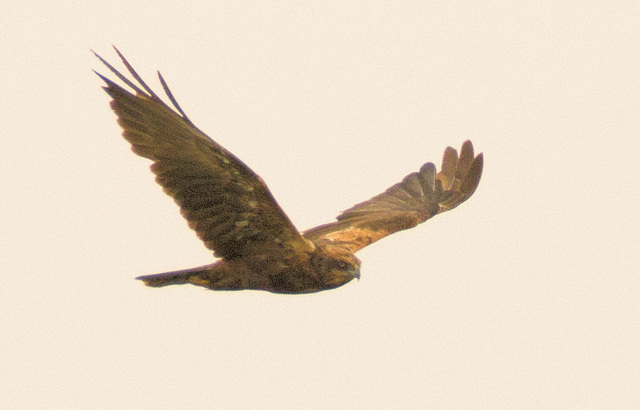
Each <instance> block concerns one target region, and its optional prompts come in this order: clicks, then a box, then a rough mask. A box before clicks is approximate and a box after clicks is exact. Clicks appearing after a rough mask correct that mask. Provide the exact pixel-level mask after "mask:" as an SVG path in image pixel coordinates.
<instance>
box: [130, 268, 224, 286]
mask: <svg viewBox="0 0 640 410" xmlns="http://www.w3.org/2000/svg"><path fill="white" fill-rule="evenodd" d="M211 266H212V265H205V266H199V267H197V268H191V269H184V270H176V271H173V272H164V273H156V274H155V275H144V276H138V277H137V278H136V279H138V280H141V281H144V284H145V285H147V286H151V287H153V288H160V287H162V286H168V285H184V284H187V283H189V284H192V285H200V286H206V285H205V282H207V283H208V281H207V280H206V277H207V276H208V275H207V272H208V271H209V270H211Z"/></svg>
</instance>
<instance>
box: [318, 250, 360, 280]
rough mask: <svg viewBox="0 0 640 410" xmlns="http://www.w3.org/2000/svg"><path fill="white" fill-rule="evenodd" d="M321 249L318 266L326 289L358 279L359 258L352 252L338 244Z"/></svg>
mask: <svg viewBox="0 0 640 410" xmlns="http://www.w3.org/2000/svg"><path fill="white" fill-rule="evenodd" d="M322 251H323V252H322V256H321V258H319V259H318V264H319V265H320V266H318V268H320V269H319V270H320V273H321V275H322V281H323V282H324V284H325V286H326V289H332V288H337V287H338V286H342V285H344V284H345V283H347V282H350V281H351V280H352V279H354V278H357V279H360V260H359V259H358V258H356V257H355V255H354V254H353V253H351V252H349V251H348V250H346V249H345V248H343V247H340V246H326V247H324V249H323V250H322Z"/></svg>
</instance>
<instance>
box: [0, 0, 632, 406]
mask: <svg viewBox="0 0 640 410" xmlns="http://www.w3.org/2000/svg"><path fill="white" fill-rule="evenodd" d="M29 3H31V4H29ZM343 3H344V2H299V1H288V2H285V1H278V2H272V1H255V2H249V1H247V2H239V1H238V2H218V1H212V2H191V1H187V2H175V3H173V2H157V1H153V2H152V1H144V2H135V1H134V2H130V1H111V2H104V3H102V4H97V3H91V2H80V1H76V2H73V1H62V2H27V3H24V2H13V3H12V2H11V1H10V2H9V4H6V2H5V3H3V5H2V6H0V15H2V16H3V19H2V20H3V22H2V25H1V26H0V46H1V47H0V49H1V50H2V54H3V57H2V58H1V59H0V75H1V76H0V78H1V81H0V104H1V107H2V114H0V116H1V118H2V120H1V121H0V133H1V136H0V137H1V139H0V151H1V152H2V159H0V175H1V176H0V192H2V193H3V197H4V200H3V201H2V202H1V203H0V227H1V233H0V253H1V257H0V309H1V310H0V329H1V331H2V337H0V363H1V365H0V366H1V367H2V372H1V373H0V379H2V380H0V407H1V408H3V409H9V408H11V409H13V408H25V409H26V408H29V409H32V408H65V409H70V408H73V409H75V408H77V409H86V408H120V409H124V408H131V409H134V408H135V409H141V408H156V409H157V408H167V409H169V408H278V409H295V408H314V409H322V408H385V409H386V408H403V409H404V408H438V409H441V408H479V409H485V408H486V409H495V408H640V389H639V388H638V387H639V386H640V385H639V381H640V348H639V347H638V346H640V273H639V272H640V258H639V256H638V253H639V252H638V249H639V244H640V237H639V234H638V232H639V230H640V229H639V228H640V223H639V217H638V204H639V203H640V183H639V182H638V180H637V178H638V175H640V165H639V162H638V160H637V153H638V151H639V150H640V143H639V142H638V137H639V133H638V130H639V129H640V127H639V125H640V121H639V118H640V117H639V115H638V109H639V108H640V97H639V95H640V80H639V79H640V76H639V73H640V47H639V46H640V40H639V39H640V25H638V21H639V19H640V7H639V6H638V3H637V2H623V1H619V2H611V3H608V2H561V5H558V4H557V2H546V3H545V2H532V3H531V4H529V5H524V4H523V2H488V3H486V2H485V3H484V4H478V3H477V2H468V3H467V4H456V5H453V3H451V2H442V3H443V5H427V4H425V3H428V2H424V1H416V2H402V3H399V2H372V1H370V2H348V3H349V4H347V5H345V4H343ZM111 44H115V45H117V46H118V47H119V48H120V50H121V51H122V52H123V53H124V54H125V55H126V56H127V57H128V58H129V60H130V62H131V63H132V64H133V65H134V67H136V68H137V70H138V72H139V73H140V74H141V75H142V76H143V77H144V78H145V79H146V80H147V82H148V83H149V84H150V85H151V86H152V87H153V88H154V89H156V90H160V86H159V83H158V82H157V79H156V77H155V70H156V69H160V70H161V71H162V73H163V74H164V76H165V78H166V79H167V81H168V82H169V84H170V86H171V87H172V90H173V92H174V94H175V96H176V97H177V99H178V101H179V102H180V103H181V105H182V107H183V108H184V109H185V111H186V112H187V113H188V114H189V116H190V117H191V119H192V120H193V121H194V122H195V123H196V124H197V125H198V126H199V127H200V128H201V129H203V130H204V131H205V132H207V133H208V134H209V135H210V136H211V137H212V138H214V139H215V140H217V141H218V142H219V143H221V144H222V145H223V146H225V147H226V148H228V149H229V150H231V151H232V152H233V153H235V154H236V155H237V156H239V157H240V158H241V159H242V160H243V161H245V162H246V163H247V164H249V165H250V166H251V167H252V168H253V169H254V170H255V171H256V172H257V173H259V174H260V175H261V176H262V177H263V178H264V179H265V180H266V181H267V183H268V184H269V186H270V187H271V190H272V192H273V193H274V195H275V196H276V198H277V199H278V200H279V202H280V204H281V205H282V207H283V208H284V209H285V210H286V211H287V212H288V214H289V215H290V217H291V218H292V220H293V221H294V223H295V224H296V225H297V226H298V227H299V228H300V229H306V228H309V227H312V226H315V225H317V224H321V223H326V222H329V221H331V220H332V219H333V218H334V217H335V215H336V214H337V213H338V212H339V211H341V210H343V209H345V208H348V207H350V206H351V205H353V204H354V203H356V202H359V201H362V200H365V199H368V198H369V197H371V196H373V195H375V194H377V193H379V192H381V191H383V190H384V189H386V188H387V187H388V186H390V185H391V184H393V183H395V182H397V181H399V180H400V179H401V178H402V177H403V176H404V175H406V174H407V173H409V172H412V171H415V170H417V169H418V168H419V167H420V165H422V164H423V163H424V162H426V161H436V162H437V163H438V166H439V161H440V158H441V155H442V152H443V150H444V148H445V147H446V146H447V145H453V146H455V147H459V146H460V144H461V143H462V142H463V141H464V140H465V139H468V138H470V139H472V140H473V142H474V144H475V146H476V148H477V149H478V151H483V152H484V153H485V172H484V176H483V180H482V181H481V183H480V187H479V189H478V190H477V192H476V194H475V196H474V197H473V198H471V199H470V200H469V201H468V202H466V203H465V204H463V205H462V206H460V207H459V208H458V209H456V210H455V211H453V212H450V213H447V214H444V215H441V216H439V217H437V218H435V219H433V220H431V221H429V222H427V223H426V224H424V225H421V226H419V227H418V228H416V229H413V230H411V231H407V232H403V233H400V234H397V235H394V236H392V237H389V238H386V239H385V240H383V241H381V242H378V243H376V244H375V245H373V246H370V247H368V248H366V249H365V250H363V251H362V252H360V253H359V254H358V256H359V257H360V259H361V260H362V261H363V265H362V279H361V280H360V281H359V282H352V283H349V284H348V285H346V286H344V287H342V288H340V289H337V290H333V291H328V292H322V293H318V294H313V295H306V296H283V295H273V294H268V293H260V292H249V291H245V292H237V293H224V292H223V293H216V292H212V291H205V290H203V289H200V288H195V287H186V286H185V287H172V288H165V289H150V288H146V287H144V286H143V285H142V284H141V283H140V282H138V281H135V280H134V279H133V278H134V277H135V276H138V275H142V274H149V273H156V272H162V271H167V270H173V269H179V268H186V267H191V266H197V265H201V264H206V263H209V262H211V254H210V253H209V252H208V251H207V250H206V249H205V248H204V246H202V244H201V243H200V242H199V241H198V240H197V238H196V237H195V235H194V234H193V233H192V232H191V231H190V230H189V229H188V227H187V225H186V223H185V222H184V220H183V219H182V218H181V217H180V215H179V213H178V209H177V207H176V206H175V205H174V204H173V202H172V201H171V199H169V198H168V197H166V196H165V195H164V194H163V193H162V191H161V189H160V188H159V187H158V186H157V185H156V184H155V183H154V182H153V176H152V174H151V173H150V172H149V170H148V162H147V161H145V160H143V159H141V158H138V157H136V156H135V155H133V154H132V153H131V152H130V150H129V148H128V145H127V144H126V143H125V141H124V140H123V139H122V138H121V137H120V136H119V134H120V130H119V128H118V126H117V125H116V122H115V116H114V114H113V113H112V112H111V111H110V109H109V107H108V97H107V96H106V94H104V93H103V92H102V90H101V89H100V86H101V82H100V81H99V79H98V78H97V77H96V76H95V75H93V73H92V72H91V69H96V70H99V71H101V72H105V71H106V70H105V69H104V68H103V67H101V65H100V63H99V62H98V61H97V60H95V59H94V58H93V56H92V54H91V53H90V52H89V49H90V48H92V49H94V50H96V51H97V52H98V53H100V54H101V55H103V56H104V57H105V58H106V59H107V60H109V61H111V62H113V63H114V64H117V66H118V67H122V66H121V65H119V62H118V61H117V58H116V56H115V53H114V52H113V51H112V50H111V48H110V46H111Z"/></svg>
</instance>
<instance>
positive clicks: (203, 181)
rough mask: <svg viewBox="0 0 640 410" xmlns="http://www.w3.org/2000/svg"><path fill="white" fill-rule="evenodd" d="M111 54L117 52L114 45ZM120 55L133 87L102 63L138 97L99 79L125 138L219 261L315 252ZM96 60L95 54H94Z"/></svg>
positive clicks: (249, 176)
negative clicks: (250, 256) (274, 253)
mask: <svg viewBox="0 0 640 410" xmlns="http://www.w3.org/2000/svg"><path fill="white" fill-rule="evenodd" d="M114 48H115V47H114ZM116 52H117V53H118V56H120V59H121V60H122V62H123V63H124V65H125V66H126V67H127V69H128V70H129V73H130V74H131V75H132V76H133V78H134V79H135V80H136V81H137V82H138V84H139V85H140V87H142V88H140V87H139V86H138V85H136V84H134V82H133V81H130V80H129V79H127V78H126V77H125V76H124V75H122V74H121V73H120V72H118V70H116V69H115V68H113V66H111V65H110V64H109V63H107V62H106V61H105V60H104V59H103V58H102V57H100V56H99V55H97V54H96V57H98V59H100V61H102V63H104V64H105V65H106V66H107V67H108V68H109V70H111V71H112V72H113V73H114V74H115V75H116V76H117V77H118V78H119V79H120V80H122V81H123V82H124V83H125V84H126V85H128V86H129V87H131V88H132V89H133V90H135V95H134V94H132V93H130V92H128V91H127V90H125V89H123V88H122V87H120V86H119V85H117V84H116V83H114V82H113V81H111V80H109V79H108V78H106V77H104V76H102V75H100V74H98V73H96V74H98V75H99V76H100V78H102V79H103V80H104V81H105V82H106V83H107V86H106V87H104V89H105V91H106V92H107V93H108V94H109V95H110V96H111V97H112V98H113V101H112V102H111V108H112V109H113V110H114V111H115V113H116V114H117V115H118V123H119V124H120V126H121V127H122V129H123V130H124V132H123V133H122V135H123V136H124V138H125V139H126V140H127V141H129V142H130V143H131V145H132V150H133V152H135V153H136V154H138V155H140V156H142V157H145V158H149V159H150V160H152V161H153V162H154V163H153V164H152V165H151V170H152V171H153V173H154V174H156V181H157V182H158V183H159V184H160V185H161V186H162V187H163V188H164V191H165V192H166V193H167V194H168V195H170V196H172V197H173V198H174V200H175V201H176V203H177V204H178V205H179V206H180V209H181V213H182V215H183V216H184V217H185V218H186V219H187V221H188V222H189V226H190V227H191V228H192V229H194V230H195V231H196V233H197V234H198V236H199V237H200V239H202V241H203V242H204V243H205V245H206V246H207V248H209V249H211V250H213V251H214V254H215V255H216V256H218V257H222V258H226V259H233V258H238V257H242V256H245V255H249V254H253V255H254V256H259V255H256V253H261V252H260V250H262V251H263V252H262V253H264V252H278V251H285V252H290V251H292V250H294V251H304V250H308V249H310V248H312V247H313V245H312V244H310V243H309V242H308V241H306V240H305V239H304V238H303V237H302V235H301V234H300V233H299V232H298V230H297V229H296V228H295V227H294V226H293V224H292V223H291V221H290V220H289V218H288V217H287V216H286V215H285V213H284V212H283V211H282V209H281V208H280V206H279V205H278V204H277V202H276V201H275V199H274V198H273V196H272V195H271V192H269V189H268V188H267V186H266V184H265V183H264V181H262V179H261V178H260V177H259V176H258V175H256V174H255V173H254V172H253V171H252V170H251V169H249V167H247V166H246V165H245V164H243V163H242V161H240V160H239V159H238V158H236V157H235V156H234V155H233V154H231V153H230V152H229V151H227V150H226V149H224V148H223V147H222V146H220V145H219V144H217V143H216V142H215V141H213V140H212V139H210V138H209V137H208V136H206V135H205V134H204V133H203V132H202V131H200V130H199V129H198V128H196V127H195V126H194V125H193V123H192V122H191V121H190V120H189V119H188V118H187V116H186V115H185V113H184V112H183V111H182V109H181V108H180V106H179V105H178V103H177V102H176V100H175V98H174V97H173V95H172V94H171V92H170V91H169V88H168V86H167V84H166V83H165V81H164V79H163V78H162V76H161V75H160V73H158V77H159V78H160V82H161V83H162V87H163V88H164V91H165V93H166V94H167V96H168V97H169V99H170V100H171V102H172V103H173V105H174V107H175V109H176V110H177V112H176V111H174V110H173V109H171V107H169V106H168V105H167V104H165V103H164V102H162V100H161V99H160V98H159V97H158V96H157V95H156V94H155V93H154V92H153V91H152V90H151V88H149V86H147V84H146V83H145V82H144V81H143V80H142V79H141V78H140V76H139V75H138V74H137V73H136V72H135V70H134V69H133V68H132V67H131V65H130V64H129V63H128V62H127V60H126V59H125V58H124V57H123V56H122V54H120V52H119V51H118V50H117V49H116ZM94 54H95V53H94Z"/></svg>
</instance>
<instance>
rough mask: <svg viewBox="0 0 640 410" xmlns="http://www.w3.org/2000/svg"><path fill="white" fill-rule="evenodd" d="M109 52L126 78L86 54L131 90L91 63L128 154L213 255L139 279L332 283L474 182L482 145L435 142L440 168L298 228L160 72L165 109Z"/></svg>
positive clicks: (232, 284) (222, 284)
mask: <svg viewBox="0 0 640 410" xmlns="http://www.w3.org/2000/svg"><path fill="white" fill-rule="evenodd" d="M114 48H115V47H114ZM115 51H116V53H117V54H118V56H119V57H120V59H121V60H122V63H123V64H124V66H125V67H126V68H127V70H128V71H129V74H131V76H132V77H133V80H130V79H128V78H127V77H126V76H125V75H123V74H122V73H120V72H119V71H118V70H117V69H115V68H114V67H113V66H112V65H111V64H109V63H108V62H107V61H105V60H104V59H103V58H102V57H100V56H99V55H98V54H96V53H95V52H94V54H95V55H96V57H97V58H98V59H99V60H100V61H101V62H102V63H103V64H104V65H105V66H106V67H107V68H108V69H109V70H110V71H111V72H112V73H113V74H114V75H115V76H116V77H118V78H119V79H120V80H121V81H122V82H123V83H124V84H126V85H127V86H128V87H129V88H130V89H132V90H133V93H132V92H130V91H127V90H126V89H125V88H123V87H121V86H120V85H118V84H116V83H115V82H113V81H112V80H110V79H108V78H107V77H105V76H103V75H101V74H99V73H98V72H96V74H97V75H98V76H100V78H102V80H103V81H104V82H105V83H106V86H104V87H103V88H104V90H105V91H106V92H107V94H109V95H110V96H111V98H112V99H113V100H112V101H111V108H112V109H113V111H115V113H116V115H117V116H118V123H119V124H120V126H121V127H122V129H123V133H122V135H123V136H124V138H125V139H126V140H127V141H128V142H129V143H130V144H131V147H132V150H133V152H134V153H136V154H137V155H139V156H141V157H144V158H148V159H150V160H151V161H152V162H153V163H152V164H151V171H152V172H153V173H154V174H155V175H156V181H157V182H158V184H160V185H161V186H162V188H163V190H164V192H166V193H167V194H168V195H169V196H171V197H172V198H173V199H174V200H175V202H176V203H177V204H178V205H179V207H180V212H181V214H182V216H183V217H184V218H185V219H186V220H187V222H188V224H189V227H191V229H193V230H194V231H195V232H196V234H197V235H198V237H199V238H200V239H201V240H202V241H203V242H204V244H205V246H206V247H207V248H208V249H210V250H211V251H213V255H214V256H215V257H216V258H218V260H217V261H216V262H215V263H212V264H210V265H205V266H200V267H196V268H191V269H185V270H180V271H174V272H167V273H159V274H155V275H146V276H140V277H138V278H137V279H140V280H142V281H144V283H145V284H146V285H148V286H152V287H161V286H166V285H179V284H192V285H197V286H202V287H205V288H209V289H213V290H241V289H254V290H264V291H269V292H274V293H287V294H302V293H311V292H318V291H322V290H327V289H334V288H337V287H339V286H342V285H344V284H346V283H347V282H349V281H351V280H352V279H353V278H359V277H360V261H359V260H358V258H356V256H355V255H354V253H356V252H357V251H359V250H360V249H362V248H364V247H365V246H367V245H370V244H372V243H374V242H376V241H377V240H379V239H381V238H384V237H385V236H387V235H390V234H392V233H394V232H398V231H401V230H404V229H409V228H413V227H414V226H416V225H418V224H420V223H422V222H424V221H426V220H427V219H429V218H431V217H433V216H435V215H437V214H439V213H441V212H445V211H448V210H450V209H453V208H455V207H456V206H458V205H460V204H461V203H462V202H464V201H465V200H467V199H468V198H469V197H470V196H471V195H472V194H473V192H474V191H475V189H476V187H477V186H478V183H479V182H480V176H481V174H482V165H483V159H482V154H479V155H477V156H474V153H473V145H472V144H471V141H466V142H464V144H462V149H461V151H460V155H458V152H457V151H456V150H455V149H453V148H451V147H448V148H447V149H446V150H445V151H444V156H443V159H442V169H441V170H440V172H437V171H436V167H435V165H434V164H433V163H431V162H427V163H426V164H424V165H423V166H422V167H421V168H420V170H419V171H418V172H414V173H411V174H409V175H407V176H406V177H405V178H404V179H403V180H402V181H401V182H399V183H397V184H395V185H393V186H392V187H390V188H389V189H387V190H386V191H384V192H383V193H381V194H379V195H377V196H374V197H373V198H371V199H369V200H368V201H364V202H361V203H359V204H357V205H355V206H353V207H351V208H349V209H347V210H346V211H343V212H342V213H341V214H340V215H338V216H337V218H336V221H334V222H331V223H328V224H325V225H321V226H318V227H315V228H312V229H309V230H307V231H304V232H299V231H298V230H297V229H296V228H295V226H294V225H293V223H292V222H291V221H290V220H289V218H288V217H287V215H286V214H285V213H284V211H283V210H282V209H281V208H280V206H279V205H278V203H277V202H276V200H275V199H274V197H273V195H272V194H271V192H270V191H269V188H267V185H266V184H265V182H264V181H263V180H262V179H261V178H260V177H259V176H258V175H257V174H256V173H255V172H253V171H252V170H251V169H250V168H249V167H248V166H247V165H245V164H244V163H243V162H242V161H240V160H239V159H238V158H236V157H235V156H234V155H233V154H232V153H230V152H229V151H227V150H226V149H225V148H223V147H222V146H221V145H220V144H218V143H217V142H215V141H214V140H212V139H211V138H209V137H208V136H207V135H206V134H205V133H204V132H202V131H200V130H199V129H198V128H197V127H196V126H195V125H194V124H193V123H192V122H191V120H190V119H189V118H188V117H187V115H186V114H185V113H184V111H183V110H182V108H180V105H178V102H177V101H176V99H175V98H174V96H173V94H172V93H171V91H170V90H169V87H168V86H167V83H166V82H165V80H164V79H163V78H162V75H161V74H160V73H159V72H158V78H159V80H160V83H161V84H162V88H163V89H164V92H165V94H166V95H167V97H168V98H169V101H170V102H171V103H172V104H173V108H172V107H170V106H169V105H168V104H166V103H164V102H163V101H162V100H161V99H160V97H158V95H157V94H156V93H155V92H154V91H153V90H152V89H151V88H150V87H149V86H148V85H147V84H146V83H145V82H144V81H143V80H142V78H141V77H140V76H139V75H138V73H137V72H136V71H135V70H134V69H133V67H132V66H131V65H130V64H129V62H128V61H127V60H126V59H125V58H124V56H123V55H122V54H121V53H120V52H119V51H118V50H117V49H115Z"/></svg>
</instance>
